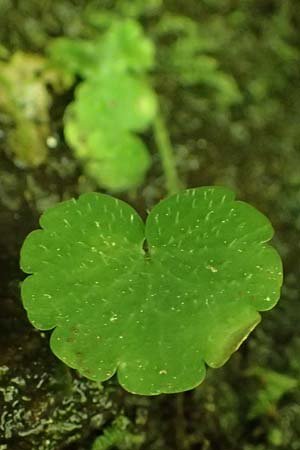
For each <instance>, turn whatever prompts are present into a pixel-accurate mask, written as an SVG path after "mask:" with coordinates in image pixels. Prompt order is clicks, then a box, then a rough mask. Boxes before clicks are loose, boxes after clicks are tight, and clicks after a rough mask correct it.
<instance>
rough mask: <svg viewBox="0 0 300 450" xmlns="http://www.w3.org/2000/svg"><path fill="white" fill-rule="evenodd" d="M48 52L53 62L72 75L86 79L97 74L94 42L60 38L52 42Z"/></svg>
mask: <svg viewBox="0 0 300 450" xmlns="http://www.w3.org/2000/svg"><path fill="white" fill-rule="evenodd" d="M47 50H48V54H49V57H50V59H51V62H52V63H53V64H54V65H55V66H58V67H62V68H63V70H66V71H68V72H70V73H71V74H72V75H81V76H82V77H84V78H85V77H87V76H90V75H91V74H93V73H95V67H96V63H97V54H96V47H95V43H94V42H92V41H88V40H83V39H70V38H66V37H60V38H57V39H54V40H53V41H51V42H50V44H49V46H48V49H47Z"/></svg>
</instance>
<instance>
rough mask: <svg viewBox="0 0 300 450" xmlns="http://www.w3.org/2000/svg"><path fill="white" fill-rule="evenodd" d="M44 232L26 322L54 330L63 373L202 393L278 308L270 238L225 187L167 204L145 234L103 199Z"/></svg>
mask: <svg viewBox="0 0 300 450" xmlns="http://www.w3.org/2000/svg"><path fill="white" fill-rule="evenodd" d="M40 224H41V227H42V230H37V231H34V232H32V233H31V234H30V235H29V236H28V237H27V238H26V240H25V242H24V245H23V248H22V252H21V267H22V269H23V270H24V272H26V273H29V274H34V275H32V276H30V277H28V278H27V279H26V280H25V281H24V283H23V285H22V298H23V302H24V306H25V308H26V309H27V312H28V316H29V319H30V320H31V322H32V323H33V325H34V326H35V327H37V328H39V329H42V330H50V329H52V328H55V330H54V331H53V333H52V336H51V348H52V350H53V351H54V353H55V354H56V355H57V356H58V357H59V358H60V359H62V360H63V361H64V362H65V363H66V364H68V365H69V366H71V367H73V368H76V369H78V370H79V371H80V372H81V373H82V374H84V375H85V376H87V377H88V378H91V379H94V380H99V381H103V380H106V379H108V378H110V377H111V376H112V375H113V374H114V373H115V372H116V371H117V373H118V379H119V381H120V383H121V385H122V386H123V387H124V388H125V389H127V390H128V391H130V392H133V393H138V394H147V395H155V394H159V393H162V392H166V393H172V392H180V391H184V390H187V389H191V388H193V387H195V386H197V385H198V384H199V383H200V382H201V381H202V380H203V379H204V377H205V363H207V364H208V365H209V366H211V367H219V366H221V365H223V364H224V362H225V361H226V360H227V359H228V358H229V356H230V355H231V353H232V352H234V351H235V350H236V349H237V348H238V347H239V345H240V344H241V343H242V342H243V340H244V339H245V338H246V337H247V336H248V334H249V333H250V332H251V330H253V328H254V327H255V326H256V325H257V324H258V322H259V321H260V314H259V313H258V311H265V310H268V309H270V308H272V307H273V306H274V305H275V303H276V302H277V299H278V297H279V290H280V286H281V284H282V267H281V260H280V257H279V255H278V254H277V252H276V251H275V250H274V249H273V248H272V247H270V246H269V245H268V244H266V242H267V241H268V240H269V239H271V237H272V234H273V230H272V227H271V225H270V223H269V221H268V220H267V219H266V217H264V216H263V215H262V214H261V213H259V212H258V211H257V210H256V209H254V208H253V207H251V206H250V205H248V204H246V203H243V202H240V201H234V194H233V193H232V192H231V191H229V190H227V189H225V188H219V187H208V188H199V189H191V190H187V191H183V192H180V193H179V194H177V195H175V196H172V197H170V198H167V199H166V200H163V201H162V202H160V203H159V204H158V205H157V206H155V207H154V209H153V210H152V211H151V212H150V214H149V216H148V219H147V222H146V225H145V226H144V224H143V222H142V220H141V218H140V217H139V216H138V214H137V213H136V212H135V211H134V210H133V209H132V208H131V207H130V206H129V205H127V204H126V203H124V202H122V201H120V200H117V199H115V198H112V197H109V196H106V195H103V194H97V193H89V194H84V195H82V196H81V197H80V198H79V199H78V200H77V201H76V200H70V201H67V202H63V203H61V204H59V205H57V206H56V207H54V208H52V209H49V210H48V211H47V212H45V213H44V214H43V216H42V217H41V220H40ZM145 240H146V244H145V242H144V241H145ZM143 248H147V250H143Z"/></svg>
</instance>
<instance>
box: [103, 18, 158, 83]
mask: <svg viewBox="0 0 300 450" xmlns="http://www.w3.org/2000/svg"><path fill="white" fill-rule="evenodd" d="M97 51H98V54H99V56H100V61H101V64H102V65H101V70H102V71H105V72H106V73H108V74H109V73H111V72H114V73H116V72H122V73H124V72H125V73H128V72H135V73H143V72H146V71H148V70H149V69H151V68H152V66H153V64H154V45H153V43H152V41H151V40H150V39H148V38H147V37H146V36H145V35H144V31H143V29H142V27H141V26H140V24H139V23H138V22H137V21H135V20H132V19H126V20H120V21H118V20H116V21H115V22H114V23H113V24H112V26H111V27H110V29H109V30H108V31H107V33H106V34H105V36H104V37H103V39H102V40H99V44H98V45H97Z"/></svg>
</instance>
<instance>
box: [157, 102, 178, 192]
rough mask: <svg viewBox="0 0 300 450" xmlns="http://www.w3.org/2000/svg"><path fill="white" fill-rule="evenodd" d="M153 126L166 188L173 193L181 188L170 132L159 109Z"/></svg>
mask: <svg viewBox="0 0 300 450" xmlns="http://www.w3.org/2000/svg"><path fill="white" fill-rule="evenodd" d="M153 127H154V137H155V142H156V145H157V148H158V151H159V153H160V158H161V162H162V166H163V170H164V174H165V177H166V188H167V191H168V193H169V194H170V195H171V194H174V193H176V192H178V191H179V190H180V183H179V178H178V175H177V170H176V164H175V158H174V153H173V148H172V144H171V141H170V137H169V133H168V131H167V127H166V124H165V122H164V119H163V117H162V115H161V113H160V111H158V113H157V115H156V118H155V120H154V124H153Z"/></svg>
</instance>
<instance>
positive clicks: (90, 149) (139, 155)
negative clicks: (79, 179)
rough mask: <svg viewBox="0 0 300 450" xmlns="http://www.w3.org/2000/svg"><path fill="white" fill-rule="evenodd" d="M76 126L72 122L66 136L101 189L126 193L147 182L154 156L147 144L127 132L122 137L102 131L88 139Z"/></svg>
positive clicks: (122, 133) (67, 127)
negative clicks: (151, 155) (80, 133)
mask: <svg viewBox="0 0 300 450" xmlns="http://www.w3.org/2000/svg"><path fill="white" fill-rule="evenodd" d="M78 131H79V130H78V129H77V127H76V124H75V125H74V124H73V122H72V121H69V122H68V123H67V124H66V127H65V134H66V137H67V140H68V142H69V143H72V146H73V148H74V152H75V154H76V155H77V157H78V158H80V159H82V160H83V161H84V171H85V172H86V174H87V175H88V176H89V177H90V178H92V179H94V180H95V181H96V182H97V183H98V184H99V185H100V186H105V187H108V188H109V189H110V190H111V191H122V190H125V189H130V188H134V187H136V186H138V185H139V184H141V183H142V182H143V179H144V176H145V173H146V171H147V170H148V168H149V166H150V162H151V160H150V156H149V153H148V150H147V148H146V147H145V145H144V143H143V141H142V140H141V139H140V138H139V137H137V136H135V135H133V134H131V133H128V132H127V131H125V132H121V133H118V134H110V133H106V132H105V131H104V130H101V129H98V130H96V131H94V132H93V133H91V135H89V136H87V137H86V139H85V138H84V135H83V136H80V135H79V134H78Z"/></svg>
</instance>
